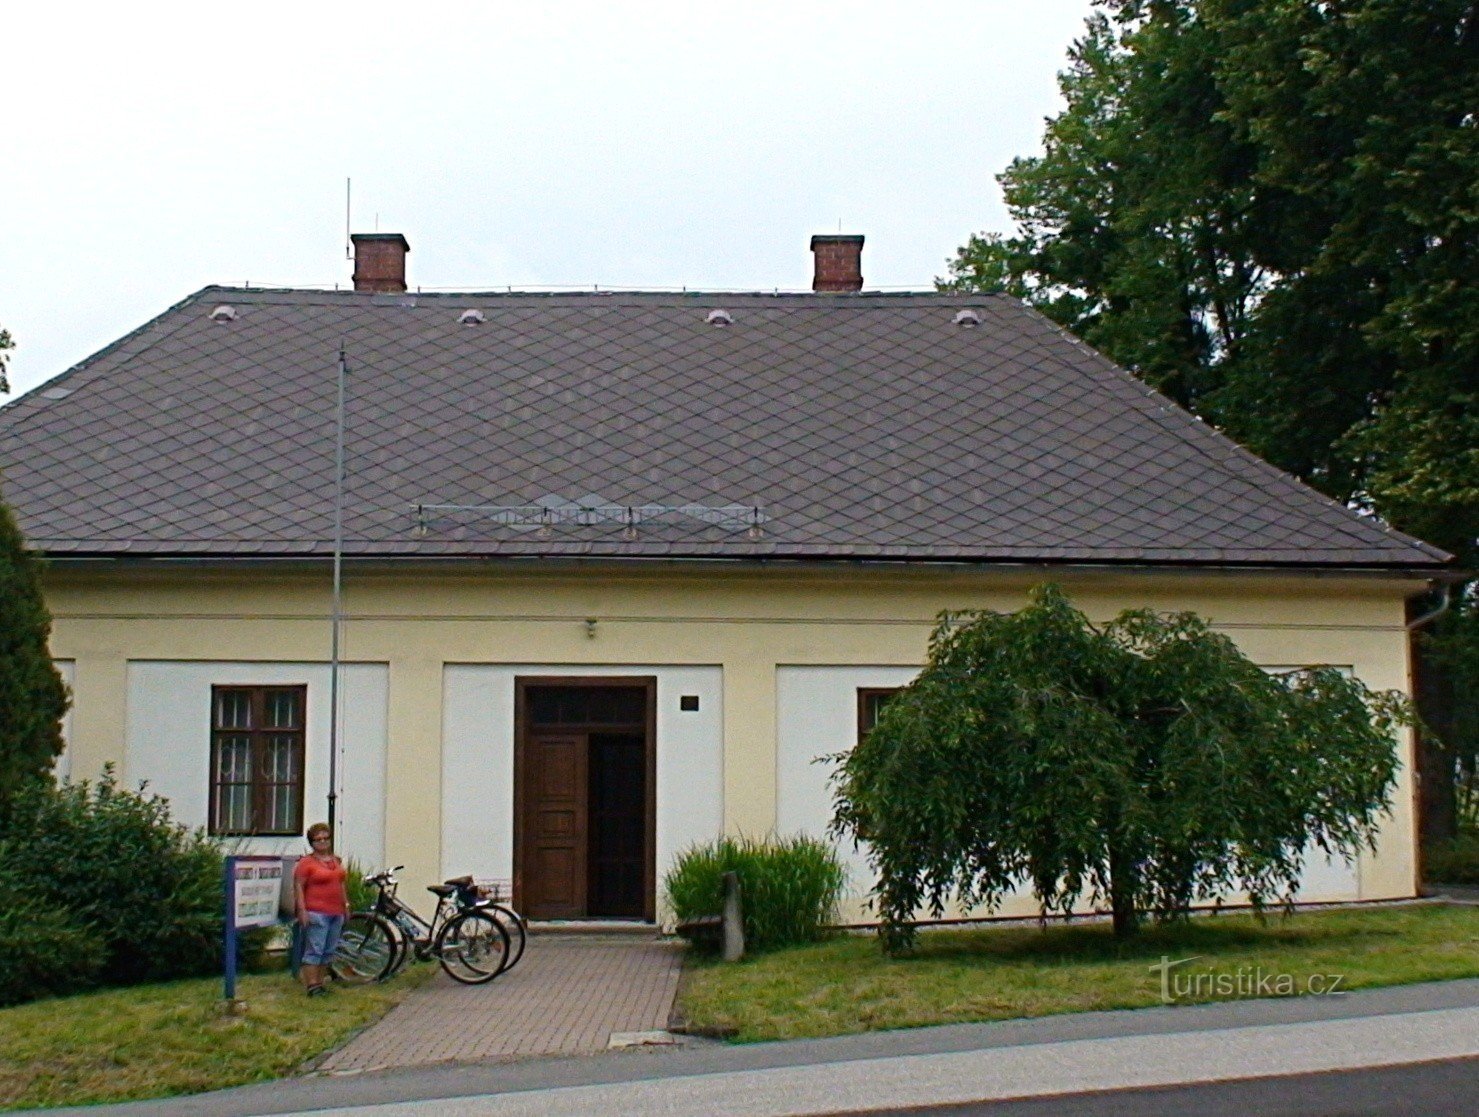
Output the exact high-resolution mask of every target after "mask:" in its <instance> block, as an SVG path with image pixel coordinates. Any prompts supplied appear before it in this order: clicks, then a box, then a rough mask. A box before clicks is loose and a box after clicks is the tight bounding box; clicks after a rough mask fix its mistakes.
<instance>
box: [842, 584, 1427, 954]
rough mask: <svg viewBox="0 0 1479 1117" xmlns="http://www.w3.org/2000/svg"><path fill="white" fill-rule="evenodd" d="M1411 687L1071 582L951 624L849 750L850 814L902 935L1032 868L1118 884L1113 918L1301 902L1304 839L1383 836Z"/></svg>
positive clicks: (1089, 885)
mask: <svg viewBox="0 0 1479 1117" xmlns="http://www.w3.org/2000/svg"><path fill="white" fill-rule="evenodd" d="M1407 720H1408V713H1407V707H1406V704H1405V700H1404V699H1403V698H1402V697H1401V696H1400V695H1398V694H1396V693H1395V692H1392V693H1386V694H1376V693H1373V692H1371V691H1369V690H1367V689H1366V688H1365V687H1364V686H1363V685H1362V684H1361V683H1360V682H1359V681H1358V680H1356V679H1353V678H1350V677H1348V676H1346V675H1343V674H1341V673H1340V672H1339V671H1336V670H1334V669H1330V668H1325V669H1312V670H1308V671H1303V672H1297V673H1294V674H1292V675H1288V676H1283V677H1275V676H1272V675H1270V674H1268V673H1266V672H1264V671H1263V670H1262V669H1260V668H1259V667H1258V666H1257V665H1256V664H1255V663H1253V662H1252V661H1251V660H1249V659H1248V658H1247V657H1245V656H1244V655H1243V654H1242V653H1241V652H1239V651H1238V649H1237V648H1236V647H1235V646H1234V645H1233V643H1232V641H1230V640H1229V639H1228V638H1227V637H1225V636H1222V635H1220V634H1218V633H1215V632H1213V631H1212V630H1211V629H1210V628H1209V627H1208V625H1207V623H1206V622H1205V621H1203V620H1201V619H1200V618H1198V617H1196V616H1195V615H1193V614H1190V613H1179V614H1171V615H1164V614H1156V613H1151V612H1146V611H1129V612H1125V613H1122V614H1121V615H1120V616H1119V617H1117V618H1116V619H1115V620H1113V621H1111V622H1110V623H1108V624H1107V625H1104V626H1102V627H1101V626H1096V625H1094V624H1091V623H1090V622H1089V620H1088V618H1086V617H1085V616H1084V615H1083V614H1082V613H1080V612H1079V611H1078V610H1076V609H1075V608H1074V607H1073V606H1072V605H1071V604H1070V603H1069V601H1068V599H1067V598H1066V597H1065V596H1064V595H1063V593H1062V591H1060V590H1059V589H1058V588H1056V587H1054V586H1041V587H1038V588H1037V589H1035V590H1034V591H1033V592H1032V594H1031V596H1030V601H1029V604H1028V605H1027V607H1026V608H1024V609H1022V610H1020V611H1019V612H1016V613H1009V614H1002V613H994V612H969V613H960V614H955V615H953V616H952V617H950V618H949V619H948V620H947V621H944V622H942V623H941V624H940V625H939V626H938V627H936V629H935V631H934V634H933V635H932V636H931V639H930V648H929V659H928V662H927V664H926V666H925V668H924V670H923V672H922V673H921V674H920V675H919V677H918V678H917V679H916V680H915V682H914V683H913V684H911V685H910V686H909V687H907V688H905V689H904V690H903V691H901V692H900V693H899V694H898V695H897V696H896V697H895V698H893V699H892V700H891V701H890V702H889V703H888V705H887V706H886V707H885V708H884V710H883V712H882V714H881V715H880V717H879V721H878V724H877V726H876V727H875V728H874V729H873V730H872V732H870V733H869V734H868V736H867V738H866V739H865V740H864V741H863V742H862V743H861V744H859V746H858V747H857V748H856V749H855V750H853V751H852V752H851V753H850V754H847V755H845V756H843V757H839V758H837V759H838V760H839V761H840V768H839V771H838V773H837V775H836V777H835V784H836V797H837V798H836V813H835V816H834V820H833V829H834V831H836V832H837V833H839V834H843V835H850V836H852V837H853V838H854V839H855V840H858V841H860V842H862V843H865V844H866V845H867V846H868V849H869V856H870V859H871V861H872V864H873V866H874V868H875V870H876V871H877V873H878V885H877V895H876V903H877V905H878V912H879V915H880V917H881V921H882V935H883V939H884V944H885V946H886V947H887V948H888V949H890V950H900V949H906V948H907V947H908V946H909V945H910V944H911V942H912V939H913V933H914V931H913V923H912V921H913V919H914V918H915V914H916V912H918V911H919V910H921V909H927V910H929V911H930V913H931V914H933V915H934V916H935V917H937V918H938V917H939V916H940V915H942V914H943V911H944V905H945V903H946V902H947V900H949V899H950V898H951V896H952V895H954V896H958V897H959V899H960V900H961V901H962V902H963V903H964V904H965V905H966V906H968V907H974V906H977V905H987V906H995V905H997V904H999V903H1000V902H1001V900H1002V899H1003V898H1004V897H1005V896H1006V895H1007V894H1008V893H1009V892H1010V891H1011V890H1013V889H1014V888H1015V887H1016V886H1017V885H1018V884H1019V883H1020V882H1022V881H1024V880H1025V881H1026V882H1027V883H1029V884H1030V885H1031V887H1032V890H1033V892H1034V894H1035V895H1036V896H1037V898H1038V901H1039V903H1040V904H1041V905H1042V908H1043V910H1044V911H1045V912H1050V911H1059V912H1063V913H1065V914H1066V913H1068V912H1070V911H1071V910H1072V908H1073V906H1074V905H1075V903H1076V902H1078V901H1079V899H1080V898H1081V897H1083V896H1084V895H1085V894H1087V895H1088V897H1089V898H1090V899H1091V900H1093V901H1095V902H1104V901H1107V902H1108V904H1109V906H1110V908H1111V910H1112V912H1113V916H1114V930H1115V934H1116V935H1120V936H1126V935H1130V934H1133V933H1134V931H1135V930H1136V928H1137V926H1138V923H1139V919H1140V913H1142V912H1150V913H1152V914H1153V915H1154V916H1155V917H1156V918H1158V919H1161V920H1169V919H1175V918H1178V917H1183V916H1185V915H1186V914H1187V912H1188V910H1189V908H1190V905H1191V904H1192V903H1193V902H1195V901H1209V900H1216V899H1218V898H1220V897H1221V896H1223V895H1225V894H1226V893H1227V892H1229V891H1231V890H1233V889H1240V890H1242V891H1244V892H1246V893H1247V894H1248V896H1249V897H1250V899H1251V900H1252V902H1253V904H1254V905H1255V906H1256V907H1258V908H1262V907H1263V906H1265V905H1266V904H1268V903H1269V902H1271V901H1275V902H1277V901H1281V900H1283V901H1287V900H1288V899H1289V898H1290V897H1291V896H1292V894H1293V891H1294V889H1295V888H1296V887H1297V884H1298V881H1299V875H1300V871H1301V868H1302V863H1303V858H1304V855H1305V851H1306V850H1307V849H1309V848H1311V847H1313V848H1316V849H1319V850H1323V851H1325V852H1327V853H1332V854H1340V855H1345V856H1351V855H1354V854H1355V853H1356V852H1357V850H1358V849H1360V848H1361V847H1363V846H1369V845H1372V844H1373V843H1374V841H1375V836H1376V832H1377V824H1378V820H1379V818H1380V816H1381V815H1382V814H1383V813H1384V812H1385V809H1386V806H1387V803H1388V800H1389V798H1390V795H1391V791H1392V786H1393V781H1394V778H1395V771H1396V763H1397V754H1396V748H1395V742H1394V736H1395V733H1396V730H1397V727H1398V726H1399V725H1401V724H1405V723H1406V722H1407Z"/></svg>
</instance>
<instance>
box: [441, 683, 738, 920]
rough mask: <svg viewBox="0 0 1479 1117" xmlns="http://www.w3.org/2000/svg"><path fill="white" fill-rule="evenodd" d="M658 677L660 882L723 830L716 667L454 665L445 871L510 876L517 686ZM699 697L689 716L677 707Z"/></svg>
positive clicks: (445, 726)
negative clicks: (526, 680)
mask: <svg viewBox="0 0 1479 1117" xmlns="http://www.w3.org/2000/svg"><path fill="white" fill-rule="evenodd" d="M539 675H555V676H558V675H612V676H655V677H656V678H657V876H658V892H659V896H658V903H659V905H661V903H662V896H661V891H662V877H663V874H664V873H665V872H666V871H667V869H668V867H669V866H670V865H671V864H672V860H673V857H674V856H675V855H676V854H677V852H678V851H680V850H682V849H683V848H685V847H686V846H689V845H691V844H693V843H694V842H696V841H703V840H707V839H709V838H713V837H715V836H716V835H718V834H719V832H720V830H721V828H722V827H723V822H724V769H723V764H724V705H723V703H724V678H723V672H722V671H721V669H720V668H718V667H644V666H640V665H637V666H631V665H625V664H624V665H621V666H600V667H593V666H590V665H585V664H581V665H569V664H561V665H551V664H448V665H447V666H446V667H445V668H444V670H443V673H442V687H443V701H442V873H443V875H444V876H456V875H460V874H462V873H471V874H472V875H473V876H476V877H479V878H489V879H493V880H508V879H510V878H512V876H513V829H514V799H513V795H514V792H513V782H514V781H513V773H514V680H515V679H516V678H518V677H520V676H539ZM685 694H694V695H697V696H698V699H699V708H698V709H697V710H694V711H684V710H680V709H679V708H678V699H679V698H680V697H681V696H683V695H685Z"/></svg>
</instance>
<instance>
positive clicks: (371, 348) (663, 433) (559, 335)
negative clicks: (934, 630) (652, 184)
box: [0, 287, 1446, 569]
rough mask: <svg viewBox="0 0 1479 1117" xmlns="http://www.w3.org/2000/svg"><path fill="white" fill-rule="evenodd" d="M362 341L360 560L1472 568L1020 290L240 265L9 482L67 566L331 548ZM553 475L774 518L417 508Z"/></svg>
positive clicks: (518, 499) (26, 459) (468, 499)
mask: <svg viewBox="0 0 1479 1117" xmlns="http://www.w3.org/2000/svg"><path fill="white" fill-rule="evenodd" d="M220 305H229V306H230V307H232V308H233V309H234V310H235V317H234V318H232V319H230V320H222V321H217V320H215V319H214V318H213V317H212V315H211V312H212V311H213V310H214V309H215V308H216V307H217V306H220ZM964 308H974V309H975V310H976V311H977V313H978V315H979V325H978V326H976V327H974V328H970V327H967V326H963V325H958V324H956V322H955V317H956V315H957V312H958V311H960V310H962V309H964ZM469 309H475V310H477V311H480V312H481V314H482V316H483V319H484V321H482V322H481V323H480V324H474V325H467V324H463V323H462V322H461V321H460V317H461V316H462V315H463V312H464V311H466V310H469ZM714 309H723V310H726V311H728V312H729V315H730V316H731V317H732V323H731V324H729V325H714V324H711V323H710V322H709V321H708V320H707V319H708V316H709V312H710V311H711V310H714ZM222 317H225V316H222ZM341 342H342V343H343V344H344V346H345V347H346V350H347V352H348V359H349V368H350V374H349V406H348V413H347V414H348V419H347V476H348V480H347V487H346V516H345V540H346V543H345V551H346V553H347V554H350V555H374V556H387V557H389V556H397V557H415V556H420V557H440V556H519V555H525V556H528V555H545V556H642V557H648V556H664V557H730V558H849V559H891V560H964V561H975V562H1070V563H1077V562H1090V563H1100V562H1108V563H1135V564H1141V563H1150V564H1211V565H1246V564H1257V565H1266V564H1275V565H1295V566H1321V567H1341V568H1351V567H1364V568H1400V569H1424V568H1432V567H1436V566H1439V565H1442V564H1443V563H1444V562H1445V560H1446V556H1445V555H1444V554H1443V553H1442V552H1440V551H1438V550H1436V549H1435V548H1432V547H1430V546H1427V545H1426V544H1423V543H1420V542H1417V541H1415V540H1412V539H1409V538H1407V537H1405V536H1403V535H1400V534H1398V533H1396V532H1393V531H1390V530H1388V529H1386V528H1385V527H1383V526H1382V525H1381V524H1379V523H1376V522H1373V521H1371V520H1369V519H1363V518H1361V517H1358V516H1356V515H1354V514H1352V513H1351V512H1349V511H1347V510H1346V509H1344V508H1343V507H1341V506H1339V505H1337V504H1335V503H1333V502H1331V501H1329V500H1327V499H1326V498H1324V497H1322V496H1320V495H1318V494H1317V493H1315V492H1314V491H1312V490H1310V489H1308V488H1306V487H1304V486H1303V485H1301V484H1299V483H1298V482H1296V481H1294V480H1293V479H1291V478H1290V477H1288V476H1286V475H1284V474H1282V473H1280V472H1279V471H1278V470H1276V469H1274V468H1272V467H1271V466H1269V465H1267V464H1265V463H1264V462H1262V461H1260V460H1258V459H1257V458H1255V457H1253V456H1252V455H1251V454H1249V453H1247V452H1245V451H1244V450H1242V449H1240V448H1239V447H1238V446H1236V445H1234V444H1233V443H1232V442H1230V441H1228V440H1227V439H1225V438H1223V437H1221V436H1220V435H1218V434H1216V433H1215V432H1213V431H1212V430H1211V429H1210V428H1208V427H1206V426H1204V425H1202V424H1201V423H1199V422H1197V421H1196V420H1195V419H1193V418H1192V417H1190V416H1189V415H1187V414H1186V413H1184V412H1182V411H1180V410H1178V409H1177V408H1176V407H1174V406H1173V405H1171V404H1170V403H1168V402H1167V401H1166V400H1165V399H1163V398H1161V397H1160V396H1158V395H1156V394H1155V393H1153V392H1151V391H1150V390H1149V389H1147V388H1146V387H1144V386H1143V385H1142V384H1140V383H1139V382H1138V381H1136V380H1135V379H1134V378H1133V377H1131V376H1130V375H1129V374H1127V373H1126V372H1124V371H1123V370H1121V369H1119V368H1117V367H1115V366H1114V365H1112V364H1111V363H1110V362H1109V361H1107V360H1105V359H1104V358H1103V357H1101V356H1099V355H1098V354H1096V353H1094V352H1093V351H1091V350H1090V349H1088V348H1087V347H1086V346H1084V345H1082V344H1081V343H1079V342H1077V341H1076V340H1074V339H1072V338H1071V337H1069V336H1067V335H1066V334H1064V333H1063V332H1062V331H1060V330H1059V329H1057V328H1056V327H1055V326H1054V325H1053V324H1051V323H1050V322H1048V321H1047V320H1046V319H1044V318H1042V317H1041V316H1039V315H1037V314H1036V313H1034V312H1032V311H1030V310H1028V309H1027V308H1025V307H1023V306H1022V305H1021V304H1020V303H1018V302H1017V301H1015V300H1013V299H1010V298H1005V297H1000V296H959V295H948V296H947V295H877V294H857V295H775V296H771V295H755V294H749V295H732V294H726V295H712V294H690V295H659V294H610V295H608V294H583V295H536V294H507V295H504V294H466V295H447V294H435V295H367V294H356V293H350V292H343V293H329V292H309V291H262V290H239V289H228V288H219V287H210V288H206V289H205V290H203V291H200V292H198V293H197V294H195V295H193V296H191V297H190V298H188V299H186V300H185V301H184V302H182V303H180V304H179V305H178V306H175V307H173V308H171V309H170V310H169V311H167V312H166V313H164V314H163V315H161V316H160V317H159V318H157V319H155V320H154V321H153V322H150V323H148V324H147V325H146V326H144V327H142V328H140V329H139V330H137V331H135V332H134V333H132V334H130V335H129V336H127V337H125V338H123V339H122V340H120V341H119V342H117V343H115V344H114V345H113V346H111V347H109V348H108V349H106V350H104V351H103V352H101V353H99V354H98V355H96V356H95V357H93V358H91V359H89V360H88V361H85V362H83V364H81V365H79V366H78V367H77V368H75V369H73V370H71V371H70V372H68V373H66V374H65V375H64V376H62V377H60V378H58V379H56V380H54V381H52V382H51V383H49V384H48V385H46V386H45V387H43V388H42V389H40V390H38V391H34V392H32V393H30V394H29V395H27V396H25V397H23V398H21V399H19V400H17V401H15V402H14V403H12V404H10V405H9V406H7V407H5V408H4V409H3V410H0V468H3V480H4V489H3V495H4V497H5V499H7V500H8V501H9V502H10V503H11V505H12V507H14V509H15V510H16V512H17V514H18V516H19V518H20V522H21V525H22V527H23V529H24V530H25V532H26V533H27V535H28V536H29V538H30V539H31V541H32V542H33V543H34V544H35V545H37V546H38V547H40V548H42V549H44V550H45V551H47V552H49V553H51V554H53V555H56V556H59V557H60V556H69V555H140V556H142V555H200V556H293V555H322V554H326V553H328V552H329V550H330V545H331V540H332V538H333V485H332V476H333V451H334V398H335V366H336V360H337V353H338V350H339V346H340V344H341ZM550 498H558V499H559V500H563V501H567V502H575V503H581V502H587V501H589V500H593V501H596V502H602V503H606V504H610V505H613V506H635V505H665V506H679V505H699V506H707V507H717V506H730V505H740V506H744V507H745V508H754V509H758V510H759V513H758V514H759V517H760V520H761V522H760V524H759V530H758V531H747V530H743V529H742V528H741V529H740V530H735V529H734V528H732V527H726V526H724V525H711V524H706V523H704V522H702V520H700V519H697V518H694V517H692V516H683V515H670V516H665V517H657V518H655V519H651V520H649V521H648V522H644V523H642V524H640V525H638V527H637V529H636V530H635V531H630V530H628V529H625V528H623V527H622V525H620V524H617V523H605V522H602V523H595V524H585V525H582V524H554V525H551V526H550V527H548V528H546V529H543V530H541V529H537V528H535V527H532V526H530V525H528V524H513V525H510V524H502V523H498V522H496V521H495V520H494V519H493V518H491V517H490V516H489V515H486V514H483V513H480V512H454V513H430V514H423V516H422V517H420V518H418V516H417V514H416V512H415V510H414V509H415V506H416V505H418V504H421V505H426V504H447V505H472V506H491V505H496V506H527V505H534V504H539V503H541V502H548V501H549V499H550Z"/></svg>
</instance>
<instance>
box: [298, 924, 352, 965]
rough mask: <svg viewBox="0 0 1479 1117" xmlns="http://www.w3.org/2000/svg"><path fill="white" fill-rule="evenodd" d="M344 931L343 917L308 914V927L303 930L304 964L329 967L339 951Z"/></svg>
mask: <svg viewBox="0 0 1479 1117" xmlns="http://www.w3.org/2000/svg"><path fill="white" fill-rule="evenodd" d="M343 930H344V917H343V916H342V915H325V914H324V913H323V912H321V911H311V912H309V913H308V926H307V927H304V928H303V962H304V964H305V965H309V966H327V965H328V964H329V963H330V962H331V961H333V959H334V951H336V950H338V949H339V934H340V932H341V931H343Z"/></svg>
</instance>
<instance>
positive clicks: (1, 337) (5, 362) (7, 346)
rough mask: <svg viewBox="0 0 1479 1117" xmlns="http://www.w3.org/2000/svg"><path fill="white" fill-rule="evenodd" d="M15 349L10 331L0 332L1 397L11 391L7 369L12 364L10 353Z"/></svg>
mask: <svg viewBox="0 0 1479 1117" xmlns="http://www.w3.org/2000/svg"><path fill="white" fill-rule="evenodd" d="M14 348H15V342H14V341H12V340H11V337H10V331H9V330H0V395H5V394H6V393H8V392H9V391H10V381H9V380H7V379H5V369H6V368H7V367H8V366H9V364H10V351H11V350H12V349H14Z"/></svg>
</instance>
